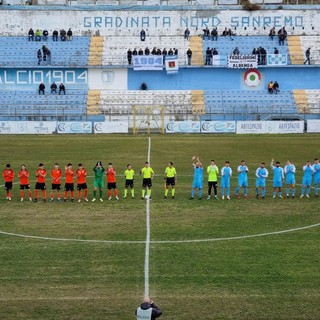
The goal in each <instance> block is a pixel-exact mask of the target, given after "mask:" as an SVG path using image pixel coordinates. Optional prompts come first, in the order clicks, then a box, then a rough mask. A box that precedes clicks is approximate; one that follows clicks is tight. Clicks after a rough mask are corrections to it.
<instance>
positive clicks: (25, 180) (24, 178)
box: [18, 164, 32, 201]
mask: <svg viewBox="0 0 320 320" xmlns="http://www.w3.org/2000/svg"><path fill="white" fill-rule="evenodd" d="M29 177H30V174H29V171H28V170H27V168H26V166H25V165H24V164H22V165H21V170H20V171H19V173H18V178H19V180H20V201H23V198H24V190H27V192H28V197H29V201H32V193H31V190H30V183H29Z"/></svg>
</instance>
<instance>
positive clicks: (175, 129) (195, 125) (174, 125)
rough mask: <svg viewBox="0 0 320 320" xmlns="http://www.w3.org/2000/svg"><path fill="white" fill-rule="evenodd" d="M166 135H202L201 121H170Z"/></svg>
mask: <svg viewBox="0 0 320 320" xmlns="http://www.w3.org/2000/svg"><path fill="white" fill-rule="evenodd" d="M166 133H200V121H169V122H167V124H166Z"/></svg>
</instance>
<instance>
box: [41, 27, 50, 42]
mask: <svg viewBox="0 0 320 320" xmlns="http://www.w3.org/2000/svg"><path fill="white" fill-rule="evenodd" d="M48 35H49V32H48V30H47V29H44V30H43V31H42V36H43V41H47V40H48Z"/></svg>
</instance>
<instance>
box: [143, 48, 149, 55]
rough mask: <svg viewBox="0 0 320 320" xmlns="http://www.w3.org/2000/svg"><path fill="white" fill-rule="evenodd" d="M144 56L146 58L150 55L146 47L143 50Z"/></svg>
mask: <svg viewBox="0 0 320 320" xmlns="http://www.w3.org/2000/svg"><path fill="white" fill-rule="evenodd" d="M144 54H145V55H146V56H148V55H149V54H150V50H149V48H148V47H146V48H145V49H144Z"/></svg>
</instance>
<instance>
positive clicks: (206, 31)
mask: <svg viewBox="0 0 320 320" xmlns="http://www.w3.org/2000/svg"><path fill="white" fill-rule="evenodd" d="M202 31H203V35H202V39H203V40H205V39H208V40H209V38H210V30H209V29H208V27H206V28H205V29H203V30H202Z"/></svg>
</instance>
